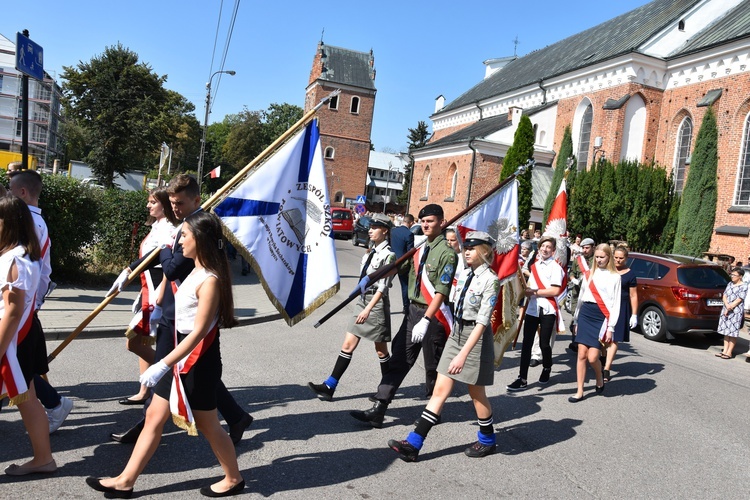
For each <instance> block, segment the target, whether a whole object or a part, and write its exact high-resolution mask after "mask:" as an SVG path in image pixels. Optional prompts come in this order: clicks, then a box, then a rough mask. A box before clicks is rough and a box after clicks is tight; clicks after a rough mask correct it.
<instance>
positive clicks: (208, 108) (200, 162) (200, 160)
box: [198, 70, 237, 186]
mask: <svg viewBox="0 0 750 500" xmlns="http://www.w3.org/2000/svg"><path fill="white" fill-rule="evenodd" d="M221 73H226V74H227V75H229V76H234V75H236V74H237V72H236V71H232V70H226V71H215V72H214V73H213V74H212V75H211V77H210V78H209V79H208V83H207V84H206V116H205V118H204V119H203V138H202V139H201V154H200V156H199V157H198V186H202V185H203V155H204V154H205V152H206V129H207V128H208V115H209V113H210V112H211V81H212V80H213V79H214V77H215V76H216V75H219V74H221Z"/></svg>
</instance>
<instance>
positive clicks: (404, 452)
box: [388, 439, 419, 462]
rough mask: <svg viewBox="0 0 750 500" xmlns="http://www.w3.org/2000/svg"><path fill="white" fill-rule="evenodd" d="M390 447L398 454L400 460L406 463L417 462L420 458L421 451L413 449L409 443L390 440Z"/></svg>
mask: <svg viewBox="0 0 750 500" xmlns="http://www.w3.org/2000/svg"><path fill="white" fill-rule="evenodd" d="M388 446H390V447H391V449H392V450H393V451H395V452H396V453H398V458H400V459H401V460H403V461H404V462H416V461H417V457H419V450H418V449H416V448H415V447H413V446H412V445H411V443H409V441H406V440H404V441H396V440H395V439H389V440H388Z"/></svg>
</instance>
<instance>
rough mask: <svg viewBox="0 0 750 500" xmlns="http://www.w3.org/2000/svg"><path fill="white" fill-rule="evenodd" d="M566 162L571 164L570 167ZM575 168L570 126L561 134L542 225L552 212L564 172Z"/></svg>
mask: <svg viewBox="0 0 750 500" xmlns="http://www.w3.org/2000/svg"><path fill="white" fill-rule="evenodd" d="M568 162H571V164H570V166H569V165H568ZM569 168H571V169H573V168H575V157H574V156H573V137H572V134H571V132H570V125H567V126H566V127H565V132H563V139H562V144H560V151H559V152H558V153H557V162H555V173H554V174H553V175H552V184H551V185H550V188H549V193H547V199H546V200H545V202H544V218H543V219H542V220H543V221H544V224H545V225H546V224H547V218H548V217H549V211H550V210H552V203H554V201H555V197H557V191H559V190H560V184H562V181H563V179H564V178H565V172H566V171H568V169H569Z"/></svg>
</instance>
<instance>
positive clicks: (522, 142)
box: [499, 115, 534, 227]
mask: <svg viewBox="0 0 750 500" xmlns="http://www.w3.org/2000/svg"><path fill="white" fill-rule="evenodd" d="M533 157H534V127H533V126H532V125H531V120H530V119H529V117H528V116H526V115H523V116H521V121H520V122H519V123H518V129H516V133H515V135H514V136H513V145H512V146H511V147H509V148H508V152H507V153H506V154H505V158H504V159H503V169H502V171H501V173H500V179H499V182H502V181H503V180H504V179H507V178H508V177H509V176H511V175H513V172H515V171H516V169H517V168H518V167H520V166H521V165H523V164H525V163H526V162H527V161H529V160H530V159H531V158H533ZM530 217H531V169H529V170H527V171H526V173H524V174H523V175H521V176H519V177H518V227H527V226H528V225H529V218H530Z"/></svg>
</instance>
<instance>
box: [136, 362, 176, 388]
mask: <svg viewBox="0 0 750 500" xmlns="http://www.w3.org/2000/svg"><path fill="white" fill-rule="evenodd" d="M168 371H169V367H168V366H167V365H166V363H164V361H159V362H158V363H154V364H153V365H151V366H149V367H148V369H147V370H146V371H145V372H143V374H142V375H141V377H140V378H139V379H138V380H139V381H140V383H141V385H145V386H146V387H153V386H155V385H156V384H157V383H159V380H161V378H162V377H163V376H164V374H165V373H167V372H168Z"/></svg>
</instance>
